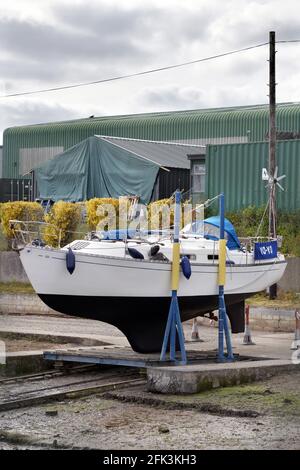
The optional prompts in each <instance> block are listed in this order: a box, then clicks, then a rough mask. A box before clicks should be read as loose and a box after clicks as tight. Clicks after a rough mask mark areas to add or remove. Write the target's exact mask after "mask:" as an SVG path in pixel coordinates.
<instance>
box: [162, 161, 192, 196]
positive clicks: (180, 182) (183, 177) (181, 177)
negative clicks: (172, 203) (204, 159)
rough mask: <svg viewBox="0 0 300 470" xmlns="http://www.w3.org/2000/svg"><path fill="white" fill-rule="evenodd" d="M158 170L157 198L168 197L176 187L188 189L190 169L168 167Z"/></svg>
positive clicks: (184, 190) (185, 190) (182, 189)
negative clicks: (168, 169)
mask: <svg viewBox="0 0 300 470" xmlns="http://www.w3.org/2000/svg"><path fill="white" fill-rule="evenodd" d="M170 170H171V171H165V170H162V169H160V170H159V199H164V198H166V197H170V196H171V195H172V194H173V192H174V191H176V189H180V190H181V191H183V192H187V191H189V189H190V186H191V183H190V170H185V169H181V168H170Z"/></svg>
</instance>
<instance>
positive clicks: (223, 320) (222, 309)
mask: <svg viewBox="0 0 300 470" xmlns="http://www.w3.org/2000/svg"><path fill="white" fill-rule="evenodd" d="M219 211H220V240H224V237H225V201H224V194H220V196H219ZM218 326H219V328H218V330H219V331H218V343H219V344H218V362H232V361H234V356H233V352H232V344H231V334H230V329H229V324H228V318H227V313H226V305H225V297H224V285H219V325H218ZM224 335H225V340H226V346H227V355H225V354H224Z"/></svg>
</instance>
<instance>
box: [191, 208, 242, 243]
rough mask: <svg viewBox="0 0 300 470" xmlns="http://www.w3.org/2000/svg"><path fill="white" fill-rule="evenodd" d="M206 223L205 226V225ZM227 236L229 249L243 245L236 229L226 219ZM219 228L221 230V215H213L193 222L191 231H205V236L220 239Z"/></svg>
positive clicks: (210, 238)
mask: <svg viewBox="0 0 300 470" xmlns="http://www.w3.org/2000/svg"><path fill="white" fill-rule="evenodd" d="M203 225H204V227H203ZM224 225H225V227H224V229H225V238H226V239H227V243H226V245H227V248H228V249H229V250H237V249H239V248H240V247H241V244H240V241H239V239H238V236H237V234H236V231H235V229H234V226H233V225H232V223H231V222H230V221H229V220H228V219H225V224H224ZM219 230H220V217H219V216H213V217H208V218H207V219H204V220H203V221H202V220H200V221H197V222H194V223H193V224H192V227H191V232H192V233H198V232H199V233H204V237H205V238H208V239H209V240H219Z"/></svg>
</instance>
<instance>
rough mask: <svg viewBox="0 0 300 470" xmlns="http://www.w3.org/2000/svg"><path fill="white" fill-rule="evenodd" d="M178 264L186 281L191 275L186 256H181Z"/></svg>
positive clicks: (189, 264)
mask: <svg viewBox="0 0 300 470" xmlns="http://www.w3.org/2000/svg"><path fill="white" fill-rule="evenodd" d="M180 264H181V269H182V272H183V275H184V277H186V279H189V278H190V277H191V275H192V267H191V262H190V260H189V259H188V257H187V256H183V257H182V258H181V261H180Z"/></svg>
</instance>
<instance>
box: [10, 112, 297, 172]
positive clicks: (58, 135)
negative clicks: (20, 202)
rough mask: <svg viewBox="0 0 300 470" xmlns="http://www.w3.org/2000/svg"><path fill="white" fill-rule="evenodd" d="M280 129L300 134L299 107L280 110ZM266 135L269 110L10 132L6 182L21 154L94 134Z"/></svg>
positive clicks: (193, 139) (118, 119) (221, 138)
mask: <svg viewBox="0 0 300 470" xmlns="http://www.w3.org/2000/svg"><path fill="white" fill-rule="evenodd" d="M277 128H278V130H284V131H294V132H298V131H299V130H300V104H297V103H296V104H294V103H291V104H289V103H286V104H279V105H277ZM267 130H268V107H267V106H249V107H236V108H219V109H207V110H194V111H178V112H170V113H152V114H141V115H128V116H115V117H103V118H91V119H81V120H77V121H66V122H58V123H53V124H42V125H35V126H24V127H15V128H9V129H7V130H6V131H5V132H4V165H3V176H4V177H9V178H13V177H19V176H20V175H21V172H20V170H21V168H20V153H21V154H22V155H24V154H26V153H27V154H28V151H27V152H25V150H24V149H37V148H39V149H43V148H45V149H47V151H48V149H49V148H50V147H63V148H64V149H67V148H69V147H71V146H72V145H75V144H76V143H78V142H80V141H81V140H83V139H85V138H87V137H89V136H92V135H94V134H102V135H113V136H119V137H131V138H137V139H149V140H162V141H180V142H183V141H184V142H187V143H199V144H205V143H218V144H222V143H231V142H247V141H249V142H253V141H262V140H265V138H266V133H267ZM42 153H43V151H41V154H42ZM23 163H24V162H23Z"/></svg>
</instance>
